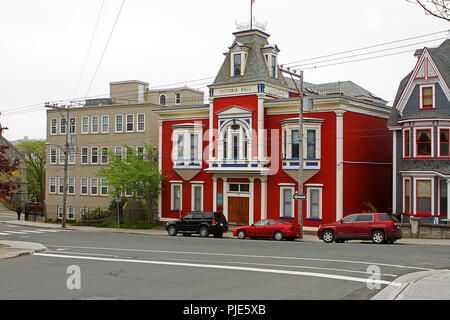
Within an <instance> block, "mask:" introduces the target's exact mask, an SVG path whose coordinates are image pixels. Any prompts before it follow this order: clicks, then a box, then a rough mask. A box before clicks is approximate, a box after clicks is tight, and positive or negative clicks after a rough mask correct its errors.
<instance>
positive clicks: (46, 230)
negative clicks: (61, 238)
mask: <svg viewBox="0 0 450 320" xmlns="http://www.w3.org/2000/svg"><path fill="white" fill-rule="evenodd" d="M37 230H39V231H44V232H59V231H60V230H50V229H37Z"/></svg>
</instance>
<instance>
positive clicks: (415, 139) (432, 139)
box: [413, 127, 435, 158]
mask: <svg viewBox="0 0 450 320" xmlns="http://www.w3.org/2000/svg"><path fill="white" fill-rule="evenodd" d="M417 130H431V155H430V156H422V155H421V156H420V157H424V158H433V157H434V156H435V155H434V127H414V136H413V141H414V149H413V150H414V157H415V158H416V157H418V155H417Z"/></svg>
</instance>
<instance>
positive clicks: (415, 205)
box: [413, 177, 436, 217]
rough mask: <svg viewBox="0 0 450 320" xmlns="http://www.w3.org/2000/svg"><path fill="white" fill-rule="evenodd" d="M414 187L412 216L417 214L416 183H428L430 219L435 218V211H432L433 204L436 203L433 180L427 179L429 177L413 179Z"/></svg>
mask: <svg viewBox="0 0 450 320" xmlns="http://www.w3.org/2000/svg"><path fill="white" fill-rule="evenodd" d="M413 181H414V182H413V183H414V186H413V191H414V199H413V201H414V202H413V204H414V215H416V214H417V182H418V181H430V184H431V200H430V201H431V214H430V217H433V216H435V211H434V203H435V201H436V199H435V190H434V189H435V187H434V178H429V177H414V180H413Z"/></svg>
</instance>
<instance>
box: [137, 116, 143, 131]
mask: <svg viewBox="0 0 450 320" xmlns="http://www.w3.org/2000/svg"><path fill="white" fill-rule="evenodd" d="M136 131H138V132H144V131H145V114H144V113H138V114H137V128H136Z"/></svg>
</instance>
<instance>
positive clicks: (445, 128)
mask: <svg viewBox="0 0 450 320" xmlns="http://www.w3.org/2000/svg"><path fill="white" fill-rule="evenodd" d="M441 130H449V138H450V127H439V128H438V134H437V144H438V145H437V149H438V150H437V152H438V156H439V157H443V158H448V157H450V150H449V155H448V156H443V155H441ZM449 149H450V142H449Z"/></svg>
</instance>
